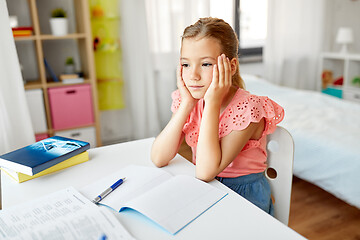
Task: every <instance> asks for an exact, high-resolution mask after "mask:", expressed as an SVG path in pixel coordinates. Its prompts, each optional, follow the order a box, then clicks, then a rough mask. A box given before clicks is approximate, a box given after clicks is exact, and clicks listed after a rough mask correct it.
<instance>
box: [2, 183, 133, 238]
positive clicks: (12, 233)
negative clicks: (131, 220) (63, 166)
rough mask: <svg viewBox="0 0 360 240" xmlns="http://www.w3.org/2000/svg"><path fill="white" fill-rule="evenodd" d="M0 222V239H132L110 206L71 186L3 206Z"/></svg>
mask: <svg viewBox="0 0 360 240" xmlns="http://www.w3.org/2000/svg"><path fill="white" fill-rule="evenodd" d="M0 222H1V224H0V233H1V234H0V236H1V239H14V240H15V239H39V240H40V239H43V240H45V239H66V240H78V239H86V240H99V239H121V240H135V239H134V238H133V237H132V236H131V235H130V233H129V232H128V231H127V230H126V229H125V227H124V226H123V225H122V224H121V223H120V222H119V221H118V219H117V218H116V216H115V215H114V214H113V213H112V212H111V210H109V209H106V208H99V207H97V206H95V205H94V204H93V203H92V202H90V201H89V200H88V199H86V198H85V197H84V196H83V195H81V194H80V193H79V191H77V190H76V189H75V188H73V187H69V188H66V189H63V190H60V191H57V192H53V193H50V194H47V195H45V196H42V197H39V198H37V199H33V200H30V201H26V202H25V201H24V202H23V203H22V204H19V205H15V206H12V207H10V208H6V209H3V210H1V211H0ZM105 236H106V238H103V237H105Z"/></svg>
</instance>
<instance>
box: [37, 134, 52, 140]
mask: <svg viewBox="0 0 360 240" xmlns="http://www.w3.org/2000/svg"><path fill="white" fill-rule="evenodd" d="M48 137H49V135H48V134H47V133H39V134H35V140H36V141H37V142H38V141H40V140H43V139H46V138H48Z"/></svg>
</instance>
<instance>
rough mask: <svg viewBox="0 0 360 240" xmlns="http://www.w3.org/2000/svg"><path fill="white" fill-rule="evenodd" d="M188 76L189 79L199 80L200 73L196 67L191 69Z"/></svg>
mask: <svg viewBox="0 0 360 240" xmlns="http://www.w3.org/2000/svg"><path fill="white" fill-rule="evenodd" d="M190 78H191V80H200V74H199V71H198V69H197V68H196V67H194V68H193V69H191V74H190Z"/></svg>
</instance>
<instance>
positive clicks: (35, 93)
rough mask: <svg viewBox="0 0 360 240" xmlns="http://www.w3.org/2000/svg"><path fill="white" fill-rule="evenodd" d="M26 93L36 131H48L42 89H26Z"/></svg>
mask: <svg viewBox="0 0 360 240" xmlns="http://www.w3.org/2000/svg"><path fill="white" fill-rule="evenodd" d="M25 95H26V100H27V105H28V108H29V111H30V117H31V122H32V125H33V128H34V131H35V133H44V132H47V124H46V114H45V105H44V97H43V92H42V90H41V89H31V90H26V91H25Z"/></svg>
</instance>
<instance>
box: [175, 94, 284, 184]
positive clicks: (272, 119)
mask: <svg viewBox="0 0 360 240" xmlns="http://www.w3.org/2000/svg"><path fill="white" fill-rule="evenodd" d="M171 96H172V99H173V102H172V106H171V111H172V112H173V113H175V112H176V111H177V110H178V108H179V106H180V102H181V97H180V92H179V90H176V91H174V92H173V93H172V95H171ZM203 110H204V99H200V100H199V101H198V103H197V104H196V106H195V107H194V109H193V110H192V112H191V113H190V115H189V117H188V119H187V121H186V123H185V125H184V127H183V132H184V134H185V140H186V143H187V144H188V145H189V146H190V147H191V149H192V153H193V163H194V164H196V146H197V141H198V136H199V129H200V123H201V118H202V113H203ZM262 118H264V119H265V129H264V132H263V134H262V136H261V138H260V139H258V140H249V141H248V142H247V143H246V145H245V146H244V148H243V149H242V150H241V152H240V153H239V154H238V155H237V157H236V158H235V159H234V160H233V161H232V162H231V163H230V164H229V166H227V167H226V168H225V169H224V170H223V171H222V172H221V173H220V174H219V175H218V176H219V177H230V178H233V177H239V176H243V175H248V174H251V173H259V172H263V171H265V169H266V167H267V165H266V159H267V153H266V135H268V134H271V133H273V132H274V131H275V129H276V124H278V123H279V122H281V121H282V120H283V118H284V109H283V108H282V107H281V106H280V105H278V104H277V103H276V102H274V101H272V100H271V99H269V98H268V97H264V96H256V95H252V94H250V93H249V92H248V91H245V90H243V89H241V88H239V89H238V90H237V91H236V93H235V95H234V97H233V99H232V100H231V102H230V103H229V105H228V106H227V107H226V108H225V110H224V111H223V112H222V113H221V115H220V117H219V139H221V138H223V137H224V136H226V135H228V134H229V133H230V132H231V131H233V130H243V129H245V128H246V127H247V126H248V125H249V124H250V123H251V122H259V121H260V120H261V119H262Z"/></svg>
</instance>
